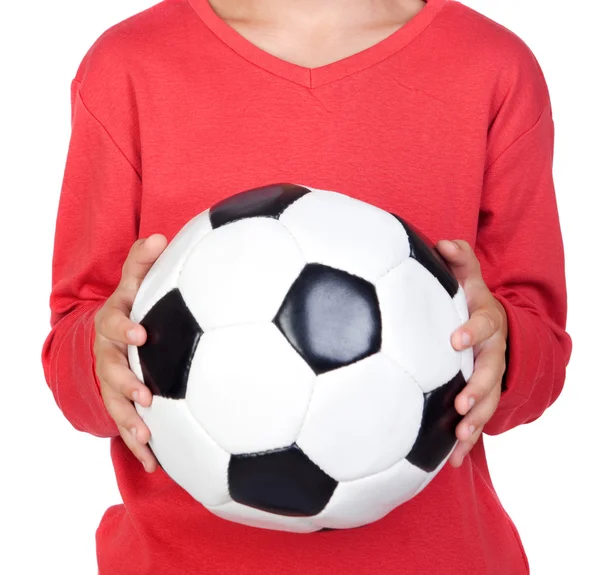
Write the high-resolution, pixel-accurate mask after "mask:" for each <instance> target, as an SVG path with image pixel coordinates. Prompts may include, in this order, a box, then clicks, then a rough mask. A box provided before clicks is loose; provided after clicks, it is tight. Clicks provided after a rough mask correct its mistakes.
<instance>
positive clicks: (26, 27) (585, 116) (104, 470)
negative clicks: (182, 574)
mask: <svg viewBox="0 0 600 575" xmlns="http://www.w3.org/2000/svg"><path fill="white" fill-rule="evenodd" d="M152 3H153V2H152V1H148V0H102V1H96V2H90V1H88V2H84V1H82V0H45V1H41V0H29V1H28V2H3V5H2V8H1V9H0V63H1V66H0V70H1V75H0V88H1V89H0V310H1V311H0V325H1V328H0V386H1V389H0V429H1V432H0V470H1V471H0V482H1V483H0V485H1V487H0V573H3V574H6V575H16V574H27V575H33V574H38V573H44V574H54V573H56V574H60V575H71V574H73V575H87V574H92V573H95V571H96V568H95V549H94V531H95V528H96V526H97V523H98V521H99V519H100V517H101V515H102V513H103V512H104V510H105V509H106V508H107V507H108V506H109V505H111V504H113V503H116V502H118V501H119V500H120V498H119V493H118V491H117V488H116V484H115V481H114V475H113V471H112V467H111V464H110V460H109V455H108V441H106V440H100V439H96V438H93V437H90V436H86V435H84V434H81V433H78V432H76V431H74V430H73V429H72V428H71V427H70V425H69V424H68V423H67V421H66V420H65V419H64V418H63V416H62V414H61V413H60V412H59V410H58V408H57V407H56V406H55V404H54V402H53V399H52V396H51V394H50V391H49V390H48V388H47V387H46V384H45V382H44V377H43V373H42V369H41V365H40V360H39V357H40V349H41V346H42V342H43V340H44V338H45V336H46V334H47V332H48V317H49V312H48V305H47V299H48V293H49V288H50V263H51V255H52V238H53V233H54V219H55V213H56V207H57V201H58V197H59V191H60V184H61V179H62V172H63V169H64V161H65V157H66V150H67V145H68V139H69V134H70V109H69V85H70V80H71V78H72V77H73V75H74V74H75V71H76V68H77V66H78V64H79V62H80V60H81V58H82V57H83V55H84V54H85V52H86V51H87V49H88V48H89V47H90V45H91V44H92V43H93V41H94V40H95V39H96V38H97V37H98V36H99V35H100V34H101V33H102V32H103V31H104V30H105V29H106V28H108V27H109V26H111V25H113V24H115V23H117V22H118V21H120V20H122V19H124V18H126V17H128V16H130V15H132V14H134V13H136V12H138V11H141V10H143V9H145V8H147V7H149V6H150V5H152ZM466 3H467V4H468V5H470V6H471V7H473V8H475V9H477V10H479V11H480V12H483V13H484V14H486V15H488V16H489V17H491V18H493V19H494V20H496V21H498V22H500V23H502V24H504V25H505V26H507V27H508V28H510V29H512V30H513V31H514V32H516V33H517V34H518V35H520V36H521V37H522V38H523V39H524V40H525V41H526V42H527V43H528V44H529V45H530V47H531V48H532V49H533V51H534V52H535V53H536V55H537V57H538V59H539V61H540V63H541V65H542V67H543V69H544V71H545V74H546V77H547V81H548V84H549V86H550V92H551V95H552V99H553V105H554V116H555V122H556V130H557V144H556V161H555V177H556V184H557V193H558V200H559V208H560V211H561V219H562V226H563V234H564V240H565V247H566V253H567V278H568V285H569V292H570V293H569V295H570V317H569V326H568V328H569V331H570V333H571V335H572V336H573V339H574V342H575V348H574V352H573V357H572V361H571V364H570V366H569V370H568V378H567V384H566V388H565V391H564V393H563V394H562V396H561V397H560V399H559V400H558V402H557V403H556V404H555V405H554V406H553V407H552V408H551V409H550V410H549V411H548V412H547V413H546V414H545V415H544V417H543V418H542V419H540V420H538V421H536V422H535V423H532V424H530V425H527V426H522V427H520V428H518V429H516V430H514V431H511V432H509V433H506V434H504V435H503V436H501V437H498V438H488V439H487V445H488V453H489V460H490V467H491V470H492V477H493V478H494V481H495V485H496V488H497V490H498V493H499V495H500V498H501V500H502V502H503V503H504V505H505V507H506V508H507V510H508V512H509V513H510V515H511V516H512V518H513V519H514V521H515V523H516V524H517V527H518V529H519V531H520V533H521V536H522V538H523V542H524V545H525V548H526V550H527V552H528V555H529V558H530V562H531V567H532V573H533V574H534V575H554V574H556V575H567V574H568V575H594V574H595V575H598V574H600V559H599V551H598V546H599V544H600V527H599V523H598V517H599V515H600V508H599V498H598V490H599V487H600V481H599V477H598V467H599V465H598V462H597V457H598V454H599V446H600V439H599V435H600V431H599V426H598V413H599V409H600V392H599V388H600V375H599V370H598V357H599V356H600V338H599V336H598V324H599V323H600V314H599V313H598V294H599V290H598V278H599V276H600V273H599V270H598V261H599V258H598V252H597V249H595V248H596V245H597V242H596V241H595V240H596V238H597V235H596V231H597V230H598V226H599V221H598V213H599V211H600V200H599V199H598V196H599V192H600V182H599V180H600V176H599V173H600V172H599V170H598V165H599V161H600V145H599V144H598V142H599V137H598V133H599V131H600V121H599V115H598V102H600V96H599V90H598V83H599V80H600V78H599V77H598V76H599V74H598V72H599V67H598V66H599V65H598V60H599V57H600V42H599V41H598V36H599V34H598V32H597V26H598V17H599V16H600V10H599V9H598V7H597V5H596V3H595V2H586V3H585V4H584V3H581V4H579V3H568V2H559V1H558V0H502V1H497V2H492V1H491V0H467V1H466ZM593 54H595V57H594V55H593ZM475 544H476V542H475ZM115 575H118V574H115ZM157 575H159V574H157ZM282 575H283V574H282ZM374 575H376V574H374ZM457 575H462V574H461V573H459V571H457ZM468 575H479V574H475V573H474V574H468ZM507 575H510V574H507Z"/></svg>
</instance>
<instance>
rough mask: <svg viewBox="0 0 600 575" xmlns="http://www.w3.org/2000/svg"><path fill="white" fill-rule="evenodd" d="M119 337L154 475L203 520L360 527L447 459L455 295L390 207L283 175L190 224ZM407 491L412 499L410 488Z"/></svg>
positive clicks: (457, 360)
mask: <svg viewBox="0 0 600 575" xmlns="http://www.w3.org/2000/svg"><path fill="white" fill-rule="evenodd" d="M131 317H132V319H133V320H135V321H138V322H140V323H141V324H142V325H143V326H144V327H145V328H146V330H147V333H148V340H147V343H146V344H145V345H144V346H142V347H140V348H137V347H129V361H130V365H131V368H132V370H133V371H134V372H135V374H136V375H137V377H138V378H139V379H140V380H142V381H143V382H144V383H145V384H146V385H147V386H148V387H149V389H150V390H151V391H152V393H153V401H152V405H151V407H149V408H147V409H144V408H142V407H140V406H136V407H137V409H138V411H139V413H140V415H141V416H142V418H143V419H144V421H145V422H146V424H147V425H148V427H149V429H150V432H151V435H152V437H151V440H150V446H151V448H152V450H153V452H154V453H155V455H156V457H157V459H158V461H159V462H160V464H161V466H162V467H163V469H164V470H165V472H166V473H167V474H168V475H169V476H170V477H171V478H172V479H173V480H174V481H175V482H176V483H178V484H179V485H180V486H181V487H182V488H183V489H185V490H186V491H187V492H188V493H189V494H190V495H191V496H192V497H193V498H195V499H196V500H197V501H198V502H199V503H201V504H202V505H204V506H205V507H206V508H207V509H209V510H210V511H211V512H213V513H215V514H216V515H218V516H220V517H222V518H225V519H228V520H232V521H236V522H240V523H244V524H247V525H251V526H255V527H262V528H267V529H279V530H286V531H293V532H302V533H308V532H312V531H318V530H320V529H324V528H329V529H343V528H352V527H358V526H361V525H365V524H367V523H371V522H373V521H376V520H378V519H380V518H381V517H383V516H385V515H386V514H388V513H389V512H391V511H392V510H393V509H395V508H396V507H398V506H399V505H401V504H402V503H404V502H405V501H407V500H409V499H411V498H412V497H414V496H415V495H417V494H418V493H419V492H420V491H421V490H422V489H424V488H425V486H426V485H427V484H428V483H429V482H430V481H431V480H432V479H433V478H434V476H435V475H436V473H437V472H438V471H439V470H440V468H441V467H442V466H443V465H444V463H445V462H446V460H447V458H448V456H449V455H450V452H451V450H452V449H453V447H454V445H455V442H456V439H455V427H456V425H457V423H458V422H459V421H460V416H459V415H458V414H457V412H456V411H455V409H454V399H455V397H456V395H457V394H458V393H459V392H460V391H461V390H462V388H463V387H464V386H465V383H466V381H467V380H468V378H469V377H470V376H471V373H472V370H473V356H472V351H471V350H467V351H464V352H457V351H455V350H454V349H453V348H452V346H451V344H450V336H451V334H452V332H453V331H454V330H455V329H456V328H458V327H459V326H460V325H461V324H462V323H464V322H465V321H466V320H467V319H468V312H467V304H466V300H465V297H464V293H463V291H462V288H461V287H460V286H459V284H458V282H457V281H456V279H455V278H454V276H453V275H452V273H451V272H450V270H449V269H448V267H447V266H446V265H445V263H444V262H443V261H442V259H441V257H440V256H439V255H438V254H437V252H436V251H435V249H434V248H433V247H432V246H431V245H430V244H428V242H427V240H426V239H425V238H423V237H422V236H421V235H420V234H419V233H418V232H417V231H416V230H415V229H413V228H412V227H411V226H410V225H409V224H408V223H406V222H404V221H403V220H402V219H401V218H399V217H397V216H395V215H392V214H390V213H388V212H386V211H383V210H381V209H379V208H376V207H374V206H372V205H370V204H367V203H364V202H361V201H358V200H356V199H353V198H350V197H348V196H345V195H342V194H338V193H335V192H329V191H323V190H315V189H311V188H307V187H303V186H296V185H291V184H282V185H276V186H270V187H265V188H260V189H255V190H251V191H248V192H243V193H241V194H238V195H235V196H233V197H231V198H228V199H226V200H224V201H222V202H220V203H218V204H217V205H215V206H213V207H212V208H211V209H210V210H207V211H206V212H204V213H202V214H200V215H199V216H197V217H195V218H194V219H192V220H191V221H190V222H189V223H188V224H187V225H186V226H185V227H184V228H183V229H182V230H181V231H180V232H179V234H178V235H177V236H176V237H175V238H174V239H173V240H172V242H171V243H170V244H169V246H168V247H167V249H166V250H165V252H164V253H163V254H162V255H161V257H160V258H159V259H158V260H157V262H156V263H155V265H154V266H153V267H152V269H151V270H150V272H149V273H148V275H147V277H146V279H145V280H144V282H143V284H142V286H141V288H140V291H139V293H138V295H137V298H136V300H135V303H134V306H133V310H132V314H131ZM423 496H426V494H424V495H423Z"/></svg>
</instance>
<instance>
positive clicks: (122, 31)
mask: <svg viewBox="0 0 600 575" xmlns="http://www.w3.org/2000/svg"><path fill="white" fill-rule="evenodd" d="M72 107H73V116H72V118H73V125H72V137H71V143H70V147H69V154H68V160H67V165H66V170H65V176H64V183H63V189H62V195H61V200H60V207H59V213H58V222H57V228H56V243H55V253H54V266H53V271H54V280H53V289H52V296H51V308H52V332H51V333H50V335H49V337H48V339H47V341H46V343H45V346H44V352H43V361H44V367H45V373H46V377H47V380H48V383H49V385H50V387H51V389H52V391H53V393H54V395H55V398H56V401H57V403H58V405H59V407H60V408H61V410H62V411H63V413H64V414H65V416H66V417H67V418H68V419H69V421H70V422H71V423H72V424H73V426H74V427H76V428H77V429H80V430H82V431H86V432H88V433H92V434H94V435H97V436H100V437H110V438H111V453H112V459H113V463H114V467H115V471H116V475H117V480H118V484H119V488H120V491H121V494H122V497H123V502H124V505H116V506H114V507H111V508H110V509H108V511H107V512H106V514H105V516H104V517H103V519H102V522H101V524H100V527H99V528H98V531H97V550H98V564H99V572H100V574H101V575H134V574H135V575H166V574H168V573H173V574H175V573H176V574H185V575H195V574H198V575H200V574H210V575H225V574H227V575H229V574H231V575H257V574H277V575H287V574H303V575H332V574H344V575H359V574H360V575H363V574H377V575H385V574H388V573H389V574H392V573H393V574H400V573H402V574H403V575H429V574H432V575H433V574H435V575H457V574H473V575H492V574H493V575H519V574H523V573H528V572H529V568H528V565H527V559H526V556H525V553H524V551H523V548H522V546H521V542H520V540H519V536H518V534H517V532H516V530H515V527H514V526H513V524H512V522H511V521H510V519H509V518H508V516H507V514H506V512H505V511H504V509H503V508H502V506H501V504H500V502H499V501H498V498H497V496H496V494H495V492H494V488H493V486H492V483H491V480H490V475H489V472H488V468H487V464H486V458H485V451H484V445H483V441H482V436H481V433H482V431H485V432H486V433H488V434H497V433H501V432H503V431H506V430H507V429H510V428H512V427H515V426H516V425H519V424H522V423H527V422H530V421H533V420H534V419H536V418H537V417H539V416H540V415H541V414H542V412H543V411H544V410H545V409H546V408H547V407H548V406H549V405H550V404H551V403H552V402H553V401H554V400H555V399H556V397H557V396H558V394H559V393H560V391H561V388H562V386H563V382H564V376H565V365H566V363H567V361H568V359H569V355H570V351H571V342H570V339H569V336H568V335H567V334H566V333H565V331H564V328H565V316H566V291H565V277H564V261H563V248H562V241H561V233H560V229H559V222H558V216H557V210H556V200H555V195H554V189H553V182H552V152H553V123H552V116H551V108H550V103H549V98H548V93H547V88H546V84H545V82H544V78H543V76H542V73H541V71H540V69H539V67H538V64H537V62H536V60H535V58H534V57H533V55H532V54H531V52H530V51H529V50H528V49H527V47H526V46H525V45H524V44H523V43H522V42H521V41H520V40H519V39H518V38H516V37H515V36H514V35H513V34H511V33H510V32H508V31H507V30H505V29H504V28H502V27H501V26H499V25H497V24H495V23H493V22H491V21H489V20H488V19H486V18H484V17H483V16H481V15H479V14H477V13H476V12H474V11H472V10H470V9H468V8H466V7H465V6H463V5H462V4H460V3H458V2H454V1H452V0H429V1H428V2H427V3H424V2H422V1H421V0H346V1H344V2H339V1H334V0H304V1H302V2H301V1H299V0H165V1H164V2H161V3H160V4H158V5H156V6H154V7H153V8H151V9H149V10H147V11H145V12H143V13H141V14H138V15H137V16H134V17H133V18H130V19H128V20H126V21H125V22H122V23H121V24H119V25H117V26H115V27H113V28H111V29H110V30H108V31H107V32H106V33H105V34H103V35H102V37H101V38H100V39H99V40H98V41H97V42H96V43H95V44H94V46H93V47H92V48H91V50H90V51H89V52H88V54H87V55H86V56H85V58H84V60H83V62H82V64H81V66H80V68H79V70H78V72H77V75H76V77H75V79H74V81H73V84H72ZM276 182H292V183H298V184H305V185H309V186H313V187H317V188H322V189H330V190H335V191H339V192H343V193H346V194H349V195H352V196H354V197H357V198H359V199H362V200H365V201H367V202H370V203H373V204H375V205H377V206H379V207H381V208H383V209H386V210H389V211H392V212H395V213H398V214H400V215H402V217H404V218H406V219H408V220H409V221H412V222H414V223H415V224H416V225H417V226H418V227H419V228H421V229H422V230H423V232H425V233H426V234H427V235H428V236H429V237H431V238H432V239H435V240H436V241H438V242H439V243H438V247H439V250H440V252H441V253H442V254H443V255H444V257H445V258H446V259H447V260H448V262H449V264H450V266H451V267H452V268H453V270H454V272H455V273H456V275H457V276H458V277H459V279H460V281H461V283H462V285H463V286H464V288H465V291H466V293H467V297H468V300H469V307H470V312H471V316H472V317H471V319H470V320H469V322H468V323H467V324H465V325H464V326H463V327H462V328H461V329H460V330H458V331H457V332H456V333H455V334H454V335H453V338H452V343H453V345H454V346H455V347H456V348H457V349H461V348H463V347H469V346H474V350H475V353H476V356H477V361H476V365H475V372H474V375H473V377H472V378H471V379H470V381H469V383H468V385H467V387H466V388H465V390H464V391H463V392H462V393H461V394H460V395H459V397H458V398H457V400H456V404H455V406H456V409H457V410H458V412H459V413H461V414H462V415H464V416H465V417H464V419H463V421H462V422H461V423H460V425H459V426H458V427H457V431H456V433H457V438H458V440H459V442H458V445H457V447H456V449H455V451H454V452H453V454H452V457H451V459H450V463H451V465H447V466H445V467H444V469H443V470H442V471H441V472H440V474H439V475H438V476H437V477H436V478H435V479H434V481H433V482H432V483H431V485H430V486H428V487H427V489H426V490H425V491H424V492H423V493H422V494H420V495H419V496H417V497H416V498H414V499H413V500H411V501H409V502H408V503H406V504H404V505H402V506H400V507H399V508H398V509H396V510H395V511H393V512H392V513H390V514H389V515H388V516H386V517H385V518H384V519H382V520H380V521H378V522H375V523H373V524H371V525H368V526H365V527H363V528H359V529H353V530H339V531H328V532H318V533H314V534H310V535H297V534H290V533H282V532H276V531H267V530H260V529H254V528H249V527H245V526H243V525H239V524H234V523H230V522H227V521H224V520H222V519H219V518H217V517H215V516H213V515H212V514H211V513H210V512H208V511H206V510H205V509H204V508H203V507H202V506H201V505H199V504H198V503H196V502H195V501H193V500H192V499H191V497H189V496H188V495H187V494H186V493H185V492H184V491H183V490H182V489H181V488H179V487H178V486H177V485H176V484H175V483H174V482H173V481H172V480H171V479H170V478H168V477H167V476H166V474H165V473H164V472H163V471H162V470H161V469H160V468H158V469H157V462H156V460H155V459H154V457H153V455H152V452H151V451H150V449H149V447H148V445H147V442H148V439H149V431H148V429H147V427H146V426H145V425H144V423H143V422H142V420H141V419H140V418H139V416H138V415H137V413H136V411H135V409H134V406H133V403H132V402H133V401H136V402H138V403H140V404H142V405H146V406H147V405H149V404H150V402H151V396H150V392H149V390H148V389H147V388H146V387H145V386H144V385H143V384H142V383H141V382H139V381H138V380H137V379H136V378H135V376H134V375H133V373H132V372H130V371H129V369H128V364H127V359H126V355H125V350H126V344H127V343H130V344H135V345H140V344H143V343H144V341H145V337H146V334H145V332H144V329H143V328H142V327H141V326H139V325H136V324H134V323H133V322H131V321H130V320H129V319H128V313H129V310H130V306H131V303H132V301H133V298H134V296H135V294H136V291H137V289H138V287H139V285H140V283H141V280H142V279H143V277H144V275H145V273H146V272H147V270H148V269H149V267H150V266H151V264H152V262H153V261H154V260H155V259H156V258H157V257H158V255H159V254H160V252H161V251H162V250H163V249H164V247H165V245H166V243H167V239H171V238H172V237H173V236H174V234H175V233H176V232H177V231H178V230H179V229H180V228H181V226H182V225H183V224H184V223H186V222H187V221H188V220H189V219H190V218H191V217H192V216H194V215H196V214H197V213H199V212H200V211H203V210H204V209H206V208H207V207H209V206H210V205H212V204H213V203H215V202H216V201H218V200H221V199H223V198H224V197H226V196H228V195H231V194H233V193H235V192H238V191H242V190H245V189H250V188H255V187H259V186H262V185H267V184H271V183H276ZM139 238H145V239H139ZM452 238H458V240H459V241H456V242H451V241H447V240H448V239H452ZM132 245H133V247H132ZM123 264H124V265H123ZM505 360H507V361H506V363H505ZM140 462H141V463H142V464H143V466H142V464H140ZM144 468H145V470H146V471H144Z"/></svg>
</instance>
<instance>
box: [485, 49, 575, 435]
mask: <svg viewBox="0 0 600 575" xmlns="http://www.w3.org/2000/svg"><path fill="white" fill-rule="evenodd" d="M503 77H504V78H505V81H504V86H503V87H502V88H503V89H502V90H501V91H500V95H499V98H501V102H500V103H499V106H498V109H499V111H498V112H497V114H496V116H495V118H493V122H492V125H491V128H490V131H489V145H488V158H487V166H486V171H485V175H484V181H483V194H482V201H481V209H480V222H479V229H478V234H477V242H476V245H475V252H476V255H477V257H478V259H479V261H480V263H481V268H482V273H483V278H484V280H485V281H486V283H487V285H488V287H489V289H490V290H491V291H492V292H493V294H494V295H495V296H496V298H497V299H498V300H499V301H500V303H502V305H503V306H504V308H505V310H506V313H507V317H508V356H507V357H508V362H507V372H506V374H505V379H504V391H503V393H502V397H501V400H500V404H499V406H498V408H497V410H496V412H495V414H494V415H493V417H492V419H491V420H490V421H489V422H488V423H487V425H486V426H485V431H486V433H488V434H498V433H501V432H503V431H506V430H508V429H510V428H512V427H515V426H516V425H519V424H522V423H528V422H530V421H533V420H534V419H536V418H538V417H539V416H540V415H541V414H542V413H543V411H544V410H545V409H546V408H547V407H549V406H550V405H551V404H552V403H553V401H554V400H555V399H556V398H557V397H558V395H559V393H560V391H561V390H562V387H563V384H564V379H565V367H566V364H567V362H568V360H569V357H570V353H571V340H570V338H569V336H568V335H567V333H566V332H565V322H566V312H567V301H566V286H565V270H564V255H563V244H562V238H561V232H560V226H559V219H558V213H557V205H556V197H555V193H554V185H553V178H552V160H553V144H554V130H553V120H552V113H551V108H550V102H549V97H548V92H547V87H546V84H545V81H544V78H543V76H542V73H541V71H540V69H539V66H538V64H537V62H536V61H535V59H534V58H533V56H532V55H531V53H530V52H529V51H528V50H524V54H523V55H522V60H521V61H516V62H514V66H513V69H512V70H511V71H506V72H505V74H504V76H503Z"/></svg>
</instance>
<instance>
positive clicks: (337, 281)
mask: <svg viewBox="0 0 600 575" xmlns="http://www.w3.org/2000/svg"><path fill="white" fill-rule="evenodd" d="M274 322H275V325H276V326H277V327H278V328H279V329H280V330H281V332H282V333H283V335H284V336H285V337H286V338H287V340H288V341H289V342H290V343H291V344H292V346H293V347H294V348H295V349H296V351H297V352H298V353H299V354H300V355H301V356H302V357H303V358H304V359H305V360H306V362H307V363H308V365H309V366H310V367H311V368H312V369H313V371H314V372H315V373H316V374H321V373H325V372H327V371H331V370H333V369H337V368H338V367H342V366H344V365H349V364H351V363H354V362H356V361H359V360H360V359H363V358H365V357H367V356H369V355H372V354H374V353H377V352H378V351H379V349H380V347H381V312H380V309H379V301H378V299H377V293H376V292H375V287H374V286H373V285H372V284H371V283H369V282H368V281H366V280H364V279H362V278H359V277H357V276H353V275H351V274H349V273H346V272H344V271H341V270H337V269H334V268H330V267H327V266H323V265H321V264H308V265H307V266H305V268H304V269H303V270H302V273H301V274H300V275H299V276H298V278H297V279H296V281H295V282H294V284H293V285H292V287H291V288H290V291H289V292H288V293H287V295H286V297H285V299H284V301H283V304H282V306H281V308H280V309H279V312H278V313H277V315H276V316H275V319H274Z"/></svg>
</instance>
